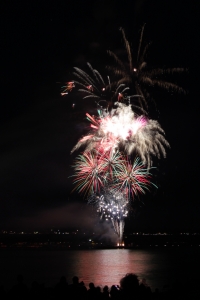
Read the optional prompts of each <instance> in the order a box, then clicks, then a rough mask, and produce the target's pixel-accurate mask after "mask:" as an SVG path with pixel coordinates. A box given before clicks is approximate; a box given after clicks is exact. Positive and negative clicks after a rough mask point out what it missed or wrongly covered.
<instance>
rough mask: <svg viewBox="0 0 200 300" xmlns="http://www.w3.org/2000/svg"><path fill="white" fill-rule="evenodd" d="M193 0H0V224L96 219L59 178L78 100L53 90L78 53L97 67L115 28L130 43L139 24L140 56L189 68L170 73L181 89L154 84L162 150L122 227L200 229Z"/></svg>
mask: <svg viewBox="0 0 200 300" xmlns="http://www.w3.org/2000/svg"><path fill="white" fill-rule="evenodd" d="M197 2H198V1H177V0H174V1H170V0H168V1H165V0H163V1H154V0H152V1H148V0H135V1H134V0H132V1H131V0H123V1H121V2H119V1H114V0H93V1H89V0H84V1H82V0H80V1H79V0H73V1H59V0H58V1H32V0H29V1H5V0H4V1H1V4H0V6H1V7H0V14H1V16H0V19H1V57H0V60H1V64H0V65H1V100H0V115H1V118H0V151H1V154H0V229H4V228H5V229H23V230H26V229H29V228H30V229H41V228H50V227H52V226H54V227H66V228H67V227H71V226H72V227H76V226H77V227H78V226H79V227H80V226H86V227H88V228H92V226H94V224H96V222H97V220H98V219H97V217H96V216H95V214H94V213H93V210H92V208H91V207H89V206H87V205H86V202H85V201H84V200H83V199H82V198H81V197H80V196H79V197H78V196H77V195H76V194H71V190H72V184H71V179H70V178H69V176H70V175H71V174H72V172H73V171H72V169H71V168H70V166H71V164H72V160H73V157H72V156H71V155H70V150H71V149H72V147H73V146H74V144H75V143H76V142H77V139H78V138H79V137H80V136H81V126H82V120H83V119H84V113H85V112H86V110H85V109H86V108H85V107H84V105H83V101H84V100H83V101H80V100H77V99H73V96H72V95H71V94H70V95H69V97H68V96H67V97H64V98H62V97H61V96H60V91H61V86H62V85H63V83H64V82H66V81H68V80H70V79H71V78H72V75H71V73H72V71H73V67H74V66H77V67H80V68H85V67H86V62H87V61H89V62H90V63H91V64H92V66H93V67H95V68H96V69H97V70H100V72H101V73H102V72H105V71H104V70H105V66H106V64H107V62H108V61H109V57H108V55H107V54H106V50H108V49H110V50H112V51H117V50H118V49H123V41H122V37H121V34H120V32H119V28H120V27H123V28H124V29H125V32H126V35H127V37H128V39H129V40H130V41H131V45H132V46H133V48H134V45H137V43H138V38H139V33H140V29H141V26H142V25H143V24H144V23H146V27H145V34H144V40H145V41H147V42H149V41H151V42H152V45H151V47H150V49H149V53H148V56H147V62H148V64H149V65H150V66H153V67H154V66H155V67H157V66H159V67H185V68H189V72H188V73H186V74H180V75H179V76H178V77H176V78H175V79H173V78H172V81H173V80H175V81H176V82H177V83H178V84H180V85H181V86H182V87H184V88H185V89H186V90H187V91H188V93H187V94H186V95H177V94H173V95H171V94H170V93H168V92H166V91H160V90H159V91H156V90H155V100H156V103H157V107H158V110H159V114H158V115H157V118H158V121H159V122H160V124H161V125H162V127H163V128H164V130H165V133H166V138H167V140H168V141H169V143H170V145H171V149H170V150H168V153H167V158H166V159H162V160H161V161H160V162H159V164H157V172H156V177H155V180H154V181H155V182H156V183H157V184H158V186H159V189H158V190H157V191H155V190H153V191H152V193H149V194H148V195H147V196H146V197H145V198H143V199H142V200H143V203H142V202H141V203H140V204H138V205H137V209H136V210H135V212H134V214H133V215H132V216H131V217H130V218H129V219H128V220H127V227H126V230H133V231H135V230H141V231H150V230H151V231H164V230H166V231H176V230H178V231H182V230H184V231H200V218H199V216H200V200H199V167H200V164H199V162H200V159H199V124H198V118H199V109H198V104H199V101H198V99H199V92H198V86H199V72H198V68H197V58H198V56H199V51H198V48H199V47H198V36H199V33H198V14H197V12H198V6H197ZM86 70H87V69H86ZM105 75H106V73H105ZM74 100H76V109H75V110H73V109H72V108H71V104H72V102H73V101H74ZM77 200H78V201H77Z"/></svg>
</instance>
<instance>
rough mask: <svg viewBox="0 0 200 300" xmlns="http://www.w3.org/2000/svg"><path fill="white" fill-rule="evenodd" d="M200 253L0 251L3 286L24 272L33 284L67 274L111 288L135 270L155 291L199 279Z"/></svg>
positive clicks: (52, 283) (51, 282) (50, 283)
mask: <svg viewBox="0 0 200 300" xmlns="http://www.w3.org/2000/svg"><path fill="white" fill-rule="evenodd" d="M199 254H200V249H198V248H196V249H191V248H179V249H174V248H173V249H172V248H171V249H157V250H156V249H152V250H149V249H148V250H141V249H140V250H136V249H134V250H129V249H110V250H80V251H79V250H75V251H32V250H29V251H25V250H16V251H0V266H1V269H0V285H2V284H3V285H4V287H5V288H10V287H11V286H13V285H14V284H15V283H16V277H17V274H19V273H21V274H23V275H24V281H25V283H26V284H27V285H28V286H29V287H30V286H31V283H32V282H33V281H34V280H37V281H38V282H39V283H45V286H46V287H48V286H51V287H53V286H55V284H56V283H57V282H58V281H59V279H60V277H61V276H63V275H64V276H66V278H67V281H68V283H71V280H72V277H73V276H75V275H76V276H78V277H79V279H80V280H83V281H84V282H85V285H86V286H87V287H88V284H89V283H90V282H94V284H95V285H99V286H104V285H108V286H109V287H110V286H112V285H113V284H119V281H120V279H121V278H122V277H123V276H124V275H125V274H126V273H135V274H137V275H138V276H139V279H140V280H141V279H143V278H145V279H146V281H147V283H148V284H149V285H150V286H151V288H152V290H153V291H154V290H155V288H156V287H158V288H159V289H162V287H163V286H164V285H166V284H169V285H170V286H171V284H172V283H174V282H175V281H176V280H177V279H180V280H184V279H185V280H188V278H189V276H190V277H191V278H193V279H196V278H197V276H198V278H199V269H200V255H199Z"/></svg>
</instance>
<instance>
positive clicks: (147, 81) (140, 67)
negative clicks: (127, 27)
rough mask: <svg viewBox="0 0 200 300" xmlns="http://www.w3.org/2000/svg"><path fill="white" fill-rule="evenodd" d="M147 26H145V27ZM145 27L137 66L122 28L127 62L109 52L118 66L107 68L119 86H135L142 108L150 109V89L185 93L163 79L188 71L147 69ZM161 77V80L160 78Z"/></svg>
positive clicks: (138, 52) (140, 41) (181, 69)
mask: <svg viewBox="0 0 200 300" xmlns="http://www.w3.org/2000/svg"><path fill="white" fill-rule="evenodd" d="M144 26H145V25H144ZM144 26H143V27H142V30H141V34H140V40H139V45H138V51H137V57H136V60H135V65H133V57H132V52H131V47H130V43H129V41H128V40H127V38H126V35H125V32H124V29H122V28H120V31H121V33H122V37H123V40H124V44H125V50H126V53H127V62H125V63H124V62H123V61H122V60H121V59H120V58H119V57H118V56H117V55H116V54H115V53H114V52H112V51H110V50H109V51H108V54H109V55H110V56H111V57H113V58H114V61H115V62H116V65H117V66H114V67H113V66H108V67H107V68H108V69H109V70H110V71H111V72H112V73H114V74H115V75H116V76H117V77H118V81H117V82H118V84H122V83H126V84H128V85H133V86H134V89H135V92H136V94H139V95H141V96H142V97H141V98H139V99H138V100H139V101H140V105H141V107H143V108H145V109H146V110H147V109H148V99H149V98H150V95H149V92H148V87H149V86H152V87H154V86H158V87H160V88H162V89H165V90H172V91H175V92H179V93H185V90H184V89H183V88H182V87H180V86H179V85H177V84H174V83H172V82H169V81H166V80H165V79H162V76H163V75H165V74H173V73H183V72H185V71H186V69H185V68H167V69H162V68H157V69H153V68H152V69H150V68H147V63H146V61H145V57H146V54H147V51H148V48H149V46H150V43H148V44H146V45H145V46H144V47H142V42H143V35H144ZM159 76H160V78H159Z"/></svg>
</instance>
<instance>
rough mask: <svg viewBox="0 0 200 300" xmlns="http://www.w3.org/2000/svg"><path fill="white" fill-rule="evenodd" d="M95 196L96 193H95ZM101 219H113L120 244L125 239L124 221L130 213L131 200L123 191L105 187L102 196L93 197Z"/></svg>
mask: <svg viewBox="0 0 200 300" xmlns="http://www.w3.org/2000/svg"><path fill="white" fill-rule="evenodd" d="M93 196H94V195H93ZM90 201H92V202H93V203H94V204H95V205H96V208H97V212H98V213H99V215H100V219H104V220H106V221H111V222H112V225H113V227H114V230H115V232H116V233H117V235H118V237H119V244H121V243H122V241H123V232H124V223H125V218H126V217H127V215H128V210H129V201H128V200H127V198H126V197H125V195H124V194H123V193H122V192H114V191H113V190H111V189H104V190H103V192H102V194H101V196H96V195H95V196H94V197H92V200H91V199H90Z"/></svg>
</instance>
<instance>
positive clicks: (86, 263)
mask: <svg viewBox="0 0 200 300" xmlns="http://www.w3.org/2000/svg"><path fill="white" fill-rule="evenodd" d="M72 256H74V258H73V260H72V261H73V262H72V261H71V264H70V265H68V271H70V269H71V268H72V270H73V272H75V273H76V274H78V275H79V277H80V278H81V279H82V280H84V282H85V284H86V285H88V284H89V282H91V281H93V282H94V283H95V284H96V285H101V286H103V285H106V284H107V285H108V286H111V285H112V284H119V281H120V279H121V278H122V277H123V276H124V275H125V274H126V273H135V274H137V275H138V276H139V278H140V279H142V278H145V279H146V280H147V282H148V283H149V285H151V286H155V285H156V283H157V284H159V281H160V280H159V276H160V274H159V273H160V272H159V271H160V269H161V265H162V268H163V261H162V257H159V254H158V253H155V252H154V253H153V252H149V251H145V250H138V251H137V250H128V249H116V250H96V251H82V252H79V254H78V255H77V253H76V252H74V253H73V255H72ZM167 265H168V264H167V262H166V257H165V267H164V268H165V269H167ZM165 271H167V270H165ZM68 274H69V273H68ZM73 274H74V273H73ZM73 274H71V275H73ZM155 276H158V278H157V282H155V278H154V277H155ZM160 283H161V284H162V282H160Z"/></svg>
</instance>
